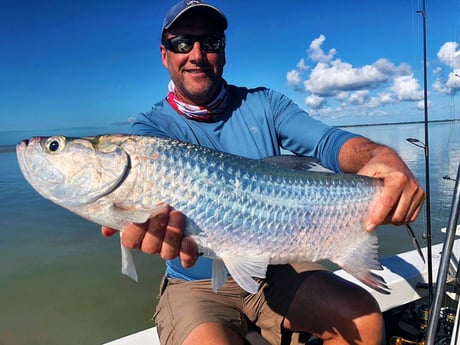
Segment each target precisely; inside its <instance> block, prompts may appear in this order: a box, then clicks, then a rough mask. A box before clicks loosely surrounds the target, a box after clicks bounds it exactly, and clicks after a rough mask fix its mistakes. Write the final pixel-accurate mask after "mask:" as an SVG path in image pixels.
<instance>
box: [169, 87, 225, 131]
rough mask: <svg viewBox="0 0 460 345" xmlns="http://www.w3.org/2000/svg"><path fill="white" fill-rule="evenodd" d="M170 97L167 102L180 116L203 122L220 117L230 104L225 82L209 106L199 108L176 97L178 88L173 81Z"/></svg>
mask: <svg viewBox="0 0 460 345" xmlns="http://www.w3.org/2000/svg"><path fill="white" fill-rule="evenodd" d="M168 90H169V93H168V97H166V100H167V101H168V103H169V104H170V105H171V107H173V108H174V110H176V111H177V112H178V113H179V114H181V115H183V116H185V117H186V118H188V119H191V120H195V121H202V122H209V121H212V120H214V119H215V118H216V117H217V116H219V115H220V114H221V113H222V111H223V110H224V109H225V107H226V106H227V104H228V100H229V96H228V95H229V94H228V92H227V83H226V82H225V81H223V83H222V87H221V89H220V92H219V94H218V95H217V97H216V98H215V99H214V100H213V101H212V102H211V103H209V104H207V105H205V106H198V105H192V104H187V103H184V102H182V101H179V99H178V98H177V96H176V86H175V85H174V82H173V81H172V80H171V81H170V82H169V84H168Z"/></svg>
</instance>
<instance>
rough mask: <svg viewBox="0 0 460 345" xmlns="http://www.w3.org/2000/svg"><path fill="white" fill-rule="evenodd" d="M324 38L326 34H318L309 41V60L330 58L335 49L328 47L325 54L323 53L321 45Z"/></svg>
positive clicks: (323, 60) (322, 60) (327, 59)
mask: <svg viewBox="0 0 460 345" xmlns="http://www.w3.org/2000/svg"><path fill="white" fill-rule="evenodd" d="M325 40H326V36H324V35H320V36H319V37H318V38H315V39H314V40H313V41H311V43H310V48H308V50H307V53H308V57H309V58H310V60H312V61H318V62H328V61H330V60H332V58H333V57H334V55H335V53H336V52H337V51H336V50H335V49H330V50H329V52H328V53H327V54H324V50H323V49H322V48H321V45H322V44H323V43H324V41H325Z"/></svg>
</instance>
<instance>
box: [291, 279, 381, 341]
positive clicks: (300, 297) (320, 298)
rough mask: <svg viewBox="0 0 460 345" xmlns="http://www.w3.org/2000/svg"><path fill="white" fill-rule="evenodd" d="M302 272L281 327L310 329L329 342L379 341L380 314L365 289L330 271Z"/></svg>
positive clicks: (294, 329) (308, 330)
mask: <svg viewBox="0 0 460 345" xmlns="http://www.w3.org/2000/svg"><path fill="white" fill-rule="evenodd" d="M303 275H305V278H304V280H303V282H302V284H301V285H300V286H299V288H298V290H297V292H296V294H295V295H294V298H293V299H292V301H291V303H290V306H289V308H288V311H287V313H286V317H285V319H284V321H283V327H284V328H286V329H289V330H293V331H303V332H309V333H312V334H314V335H316V336H318V337H320V338H321V339H323V340H324V344H328V345H332V344H366V345H378V344H380V342H381V337H382V331H383V320H382V315H381V313H380V309H379V306H378V304H377V302H376V301H375V299H374V298H373V297H372V296H371V295H370V294H369V293H368V292H367V291H365V290H364V289H362V288H361V287H358V286H357V285H355V284H353V283H350V282H348V281H346V280H344V279H342V278H340V277H338V276H336V275H335V274H333V273H332V272H329V271H312V272H306V273H304V274H303Z"/></svg>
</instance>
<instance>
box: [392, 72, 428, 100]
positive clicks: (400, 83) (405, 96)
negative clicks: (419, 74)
mask: <svg viewBox="0 0 460 345" xmlns="http://www.w3.org/2000/svg"><path fill="white" fill-rule="evenodd" d="M391 90H393V91H394V93H395V94H396V97H397V98H398V99H399V100H400V101H419V100H421V99H423V91H421V90H420V84H419V83H418V81H417V79H415V78H414V77H413V76H408V75H403V76H399V77H396V78H394V80H393V86H392V87H391Z"/></svg>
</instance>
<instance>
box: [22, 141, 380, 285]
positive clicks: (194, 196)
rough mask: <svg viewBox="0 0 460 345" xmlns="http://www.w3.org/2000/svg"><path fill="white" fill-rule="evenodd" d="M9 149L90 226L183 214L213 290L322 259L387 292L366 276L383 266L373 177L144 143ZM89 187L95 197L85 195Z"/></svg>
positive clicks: (28, 144)
mask: <svg viewBox="0 0 460 345" xmlns="http://www.w3.org/2000/svg"><path fill="white" fill-rule="evenodd" d="M56 143H57V144H56ZM56 146H59V148H58V149H56ZM17 152H18V160H19V163H20V167H21V169H22V171H23V173H24V176H25V177H26V179H27V180H28V181H29V182H30V183H31V185H32V186H33V187H34V188H35V189H37V191H38V192H39V193H41V194H42V195H43V196H44V197H46V198H48V199H50V200H52V201H54V202H56V203H57V204H59V205H61V206H63V207H66V208H68V209H69V210H71V211H73V212H75V213H77V214H79V215H81V216H82V217H84V218H87V219H89V220H91V221H93V222H96V223H98V224H102V225H107V226H111V227H113V228H116V229H119V230H121V229H122V227H123V226H124V225H125V224H127V223H129V222H143V221H146V220H147V219H148V218H149V217H150V216H152V215H154V214H155V212H156V211H157V210H158V208H159V206H160V205H162V204H163V203H167V204H170V205H171V206H172V207H174V208H175V209H177V210H179V211H181V212H182V213H184V214H185V215H186V217H187V218H186V233H187V234H188V235H190V236H192V237H193V239H194V240H195V242H196V243H197V245H198V247H199V250H200V252H202V253H203V254H204V255H205V256H208V257H211V258H212V259H215V260H214V262H215V265H214V270H213V279H212V280H213V287H214V288H215V289H216V290H217V289H218V288H219V286H220V285H222V284H223V283H224V281H222V279H219V278H218V277H222V276H226V273H225V272H226V270H228V272H229V273H230V274H231V275H232V276H233V277H234V278H235V280H236V281H237V282H238V283H239V284H240V285H241V286H242V287H243V288H245V289H246V290H248V291H250V292H255V291H256V290H257V288H258V285H257V283H256V282H255V281H254V280H253V279H252V277H264V276H265V271H266V267H267V265H268V264H282V263H289V262H308V261H319V260H330V261H332V262H335V263H336V264H338V265H340V266H341V267H343V268H344V269H345V270H347V271H348V272H350V273H351V274H352V275H354V276H355V277H356V278H357V279H359V280H361V281H363V282H364V283H366V284H367V285H369V286H371V287H372V288H374V289H376V290H378V291H381V292H387V287H386V285H385V284H384V282H382V281H381V280H379V279H377V278H376V275H375V273H373V272H371V271H370V269H381V266H380V264H379V261H378V244H377V237H376V234H375V232H374V233H369V232H366V231H365V230H364V223H365V221H366V218H367V216H368V214H369V212H370V209H371V207H372V206H373V204H374V203H375V201H376V199H377V197H378V195H379V193H380V191H381V188H382V182H381V181H380V180H378V179H372V178H368V177H364V176H357V175H343V174H333V173H324V172H309V171H300V170H297V169H293V168H290V167H285V166H283V165H282V164H278V163H276V164H275V163H274V162H273V161H270V162H269V161H266V160H253V159H248V158H243V157H239V156H235V155H230V154H226V153H222V152H218V151H214V150H211V149H207V148H203V147H199V146H196V145H192V144H188V143H183V142H179V141H175V140H171V139H160V138H155V137H142V136H127V135H106V136H98V137H90V138H64V137H59V136H57V137H51V138H33V139H31V140H29V141H24V142H22V143H20V144H18V147H17ZM82 162H84V164H83V163H82ZM63 167H64V168H63ZM82 169H84V170H85V171H86V173H81V170H82ZM77 171H80V173H77ZM37 175H38V176H37ZM46 176H50V177H53V181H52V183H51V182H50V183H47V182H46V179H47V177H46ZM57 177H60V178H61V179H62V181H63V182H62V183H61V185H60V186H58V187H56V179H59V178H57ZM64 181H65V182H64ZM85 184H89V186H88V187H87V188H83V187H82V185H85ZM92 184H93V185H92ZM101 186H102V187H101ZM79 189H82V190H81V192H80V191H79ZM69 190H70V191H69ZM87 190H98V191H100V192H99V193H93V194H95V195H94V196H93V197H91V198H88V196H86V195H85V192H86V191H87ZM96 194H97V195H96ZM214 271H215V272H214Z"/></svg>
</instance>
